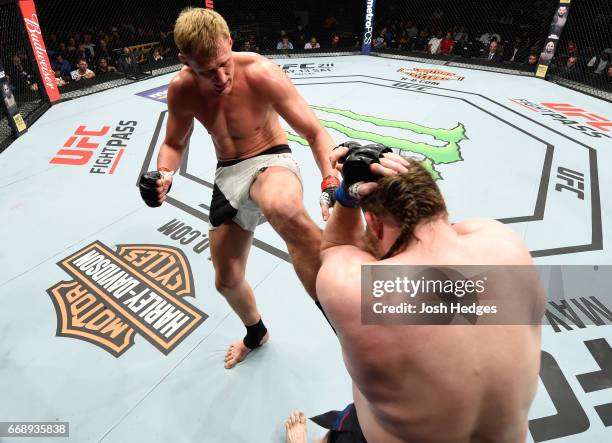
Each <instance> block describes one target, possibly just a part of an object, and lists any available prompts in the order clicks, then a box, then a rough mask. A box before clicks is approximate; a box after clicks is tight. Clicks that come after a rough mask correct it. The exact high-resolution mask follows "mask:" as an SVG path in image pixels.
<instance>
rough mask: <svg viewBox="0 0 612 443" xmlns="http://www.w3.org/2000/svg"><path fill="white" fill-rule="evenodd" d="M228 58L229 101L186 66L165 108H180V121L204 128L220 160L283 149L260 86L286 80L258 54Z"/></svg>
mask: <svg viewBox="0 0 612 443" xmlns="http://www.w3.org/2000/svg"><path fill="white" fill-rule="evenodd" d="M232 58H233V61H234V77H233V80H232V90H231V92H230V93H229V94H228V95H220V94H218V93H217V92H216V91H215V90H214V88H212V87H211V86H210V85H209V84H207V82H206V81H203V80H202V79H200V78H198V76H197V75H196V74H195V72H194V71H193V70H192V69H191V68H190V67H188V66H185V67H183V69H182V70H181V71H180V72H179V73H178V74H177V75H176V76H175V77H174V78H173V80H172V81H171V83H170V88H169V91H168V100H169V108H170V109H172V108H173V107H174V108H180V109H178V110H177V111H178V112H179V113H180V114H179V115H185V116H191V118H192V119H193V118H195V119H197V120H198V121H199V122H200V123H201V124H202V125H204V127H205V128H206V129H207V131H208V132H209V133H210V135H211V137H212V140H213V143H214V145H215V149H216V153H217V158H218V159H220V160H230V159H238V158H245V157H250V156H252V155H255V154H257V153H258V152H261V151H263V150H265V149H266V148H269V147H271V146H275V145H279V144H285V143H287V137H286V135H285V132H284V130H283V128H282V127H281V125H280V122H279V119H278V114H277V112H276V110H275V107H274V103H273V102H272V100H271V97H270V96H269V95H267V94H266V93H265V91H266V88H265V86H266V85H263V84H262V82H261V79H262V78H264V79H266V78H267V81H274V80H275V78H276V79H278V78H280V76H285V74H284V73H283V72H282V71H281V70H280V69H279V68H278V67H277V66H275V65H273V64H272V63H271V62H270V61H269V60H267V59H265V58H264V57H261V56H259V55H257V54H251V53H233V54H232ZM173 105H174V106H173Z"/></svg>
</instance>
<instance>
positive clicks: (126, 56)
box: [118, 46, 138, 75]
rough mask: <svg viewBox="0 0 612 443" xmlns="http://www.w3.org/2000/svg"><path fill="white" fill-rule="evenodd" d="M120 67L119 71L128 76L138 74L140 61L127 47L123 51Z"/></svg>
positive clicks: (119, 62)
mask: <svg viewBox="0 0 612 443" xmlns="http://www.w3.org/2000/svg"><path fill="white" fill-rule="evenodd" d="M118 67H119V70H120V71H121V72H123V73H124V74H126V75H131V74H133V73H134V72H138V60H137V59H136V55H135V54H134V53H133V52H132V51H131V50H130V48H128V47H127V46H126V47H124V48H123V49H122V50H121V55H120V57H119V61H118Z"/></svg>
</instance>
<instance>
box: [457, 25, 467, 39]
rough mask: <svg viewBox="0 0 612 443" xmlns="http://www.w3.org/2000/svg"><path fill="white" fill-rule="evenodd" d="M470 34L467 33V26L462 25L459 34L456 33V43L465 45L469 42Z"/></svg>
mask: <svg viewBox="0 0 612 443" xmlns="http://www.w3.org/2000/svg"><path fill="white" fill-rule="evenodd" d="M468 38H469V36H468V33H467V32H465V26H463V25H461V26H460V27H459V32H456V33H455V42H457V43H465V42H467V41H468Z"/></svg>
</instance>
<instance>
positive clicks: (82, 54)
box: [76, 45, 93, 66]
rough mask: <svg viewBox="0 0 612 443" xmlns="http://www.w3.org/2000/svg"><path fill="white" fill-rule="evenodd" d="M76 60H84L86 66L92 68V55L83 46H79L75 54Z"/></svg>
mask: <svg viewBox="0 0 612 443" xmlns="http://www.w3.org/2000/svg"><path fill="white" fill-rule="evenodd" d="M76 57H77V60H81V59H84V60H86V61H87V64H88V65H92V66H93V55H92V53H91V52H89V49H87V47H86V46H85V45H79V46H78V49H77V53H76Z"/></svg>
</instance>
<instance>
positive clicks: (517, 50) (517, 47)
mask: <svg viewBox="0 0 612 443" xmlns="http://www.w3.org/2000/svg"><path fill="white" fill-rule="evenodd" d="M504 59H505V60H506V61H510V62H521V61H523V60H525V47H524V45H523V43H522V40H521V38H520V37H516V38H515V39H514V42H513V43H512V44H511V45H508V46H507V47H506V49H505V51H504Z"/></svg>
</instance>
